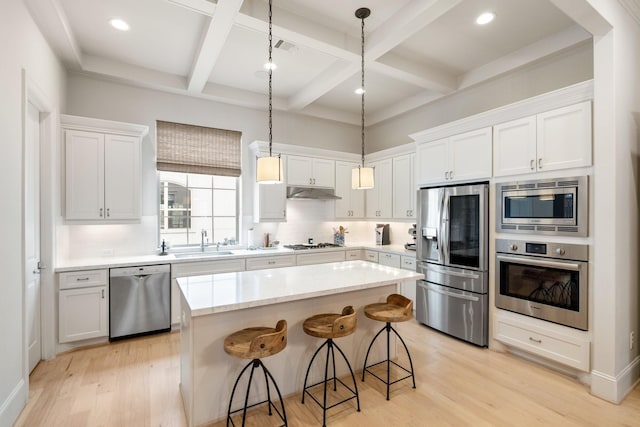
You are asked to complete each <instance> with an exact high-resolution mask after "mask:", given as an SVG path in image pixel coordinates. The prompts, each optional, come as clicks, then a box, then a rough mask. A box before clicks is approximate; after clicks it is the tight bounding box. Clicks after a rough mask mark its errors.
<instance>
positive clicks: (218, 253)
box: [173, 251, 233, 258]
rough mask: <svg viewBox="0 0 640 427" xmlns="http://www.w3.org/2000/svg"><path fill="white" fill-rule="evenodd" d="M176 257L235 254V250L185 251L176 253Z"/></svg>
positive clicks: (206, 256)
mask: <svg viewBox="0 0 640 427" xmlns="http://www.w3.org/2000/svg"><path fill="white" fill-rule="evenodd" d="M173 255H174V256H175V257H176V258H209V257H217V256H221V255H233V252H230V251H216V252H185V253H174V254H173Z"/></svg>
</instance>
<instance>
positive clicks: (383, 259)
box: [378, 252, 400, 268]
mask: <svg viewBox="0 0 640 427" xmlns="http://www.w3.org/2000/svg"><path fill="white" fill-rule="evenodd" d="M378 264H382V265H386V266H388V267H395V268H400V255H398V254H390V253H387V252H379V253H378Z"/></svg>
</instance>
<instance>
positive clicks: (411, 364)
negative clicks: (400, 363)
mask: <svg viewBox="0 0 640 427" xmlns="http://www.w3.org/2000/svg"><path fill="white" fill-rule="evenodd" d="M391 330H392V331H393V333H394V334H396V336H397V337H398V338H399V339H400V342H401V343H402V346H403V347H404V351H406V352H407V357H408V358H409V366H410V367H411V380H412V381H413V388H416V377H415V375H414V374H413V361H412V360H411V353H409V348H408V347H407V344H405V342H404V340H403V339H402V336H400V334H399V333H398V331H396V330H395V328H394V327H393V326H391Z"/></svg>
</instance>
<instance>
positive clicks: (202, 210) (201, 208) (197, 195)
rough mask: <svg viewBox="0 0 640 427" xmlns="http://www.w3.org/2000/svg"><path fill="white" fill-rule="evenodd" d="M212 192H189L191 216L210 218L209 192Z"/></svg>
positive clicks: (196, 190)
mask: <svg viewBox="0 0 640 427" xmlns="http://www.w3.org/2000/svg"><path fill="white" fill-rule="evenodd" d="M212 191H213V190H205V189H200V188H194V189H192V190H191V215H193V216H211V214H212V212H211V209H212V206H211V192H212Z"/></svg>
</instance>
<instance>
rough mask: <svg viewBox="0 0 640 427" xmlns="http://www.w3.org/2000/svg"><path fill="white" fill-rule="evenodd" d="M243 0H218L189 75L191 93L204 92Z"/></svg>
mask: <svg viewBox="0 0 640 427" xmlns="http://www.w3.org/2000/svg"><path fill="white" fill-rule="evenodd" d="M240 6H242V0H218V5H217V6H216V8H215V11H214V13H213V16H212V17H211V19H210V21H209V27H208V28H207V31H206V33H205V34H204V37H203V38H202V42H201V43H200V49H199V50H198V54H197V55H196V59H195V61H194V63H193V67H192V69H191V73H190V75H189V84H188V90H189V92H202V89H204V86H205V84H206V83H207V80H209V76H211V72H212V71H213V67H215V65H216V61H217V60H218V57H219V56H220V52H222V48H223V47H224V44H225V43H226V42H227V37H229V33H230V32H231V29H232V28H233V23H234V20H235V16H236V15H237V14H238V12H239V11H240Z"/></svg>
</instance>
